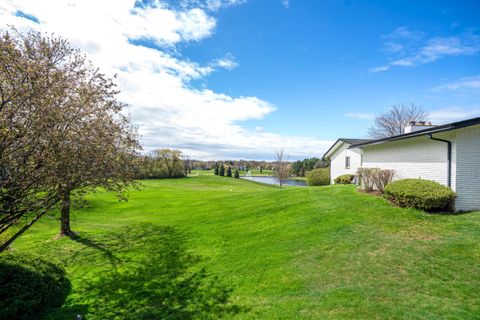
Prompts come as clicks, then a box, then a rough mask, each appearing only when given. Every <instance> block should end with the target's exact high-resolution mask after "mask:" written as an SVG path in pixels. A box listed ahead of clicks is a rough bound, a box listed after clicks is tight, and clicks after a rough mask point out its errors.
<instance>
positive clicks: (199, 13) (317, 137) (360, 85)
mask: <svg viewBox="0 0 480 320" xmlns="http://www.w3.org/2000/svg"><path fill="white" fill-rule="evenodd" d="M478 12H480V3H479V2H478V1H355V0H350V1H306V0H303V1H301V0H290V1H286V0H268V1H267V0H175V1H158V0H152V1H146V2H145V1H144V2H139V1H137V2H135V1H134V0H124V1H114V0H108V1H107V0H106V1H103V2H101V3H98V1H93V0H83V1H80V0H72V1H69V2H68V3H63V2H62V1H60V0H58V1H54V0H52V1H48V2H46V3H42V5H40V4H38V1H37V2H36V1H33V0H30V1H29V0H19V1H11V0H7V2H6V3H5V4H3V5H2V4H0V21H2V22H1V24H0V27H1V26H2V25H3V27H5V26H6V25H7V24H11V25H15V26H16V27H18V28H20V29H22V30H28V29H29V28H33V29H37V30H40V31H45V32H55V33H57V34H60V35H62V36H64V37H66V38H67V39H69V40H70V41H71V43H72V45H74V46H76V47H79V48H80V49H81V50H83V51H84V52H86V53H87V55H88V56H89V58H90V59H92V60H93V62H94V63H96V64H98V65H99V66H100V67H101V68H102V71H103V72H105V73H107V74H117V75H118V82H119V86H120V88H121V90H122V94H121V95H120V98H121V99H122V100H123V101H125V102H126V103H128V104H129V105H130V107H129V108H128V110H127V111H128V112H129V114H130V115H131V117H132V121H133V122H134V123H135V125H137V126H138V128H139V132H140V133H141V134H142V143H143V145H144V148H145V150H146V151H148V150H151V149H154V148H158V147H172V148H179V149H182V150H183V151H184V152H185V153H187V154H189V155H191V156H192V157H196V158H202V159H226V158H247V159H248V158H250V159H269V158H271V157H272V155H273V150H274V149H275V148H279V147H285V148H286V150H287V153H289V154H290V156H291V159H298V158H303V157H311V156H321V155H322V154H323V152H324V151H325V150H326V149H327V148H328V147H329V145H330V144H331V143H332V141H333V140H335V139H337V138H338V137H358V138H360V137H365V136H366V135H367V130H368V127H369V126H370V125H371V123H372V118H373V116H374V115H375V114H376V113H378V112H381V111H383V110H385V109H387V108H388V107H389V106H391V105H392V104H394V103H415V104H419V105H423V106H424V107H425V109H426V110H427V111H428V112H430V119H431V120H432V121H433V122H434V123H438V124H440V123H446V122H450V121H456V120H461V119H466V118H471V117H475V116H480V20H479V19H478ZM86 20H88V21H89V23H88V25H85V23H84V22H85V21H86Z"/></svg>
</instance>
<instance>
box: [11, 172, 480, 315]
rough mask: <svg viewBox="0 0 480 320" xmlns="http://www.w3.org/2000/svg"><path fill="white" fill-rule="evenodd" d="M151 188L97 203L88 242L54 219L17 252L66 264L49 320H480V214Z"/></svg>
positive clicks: (333, 196) (249, 187) (286, 193)
mask: <svg viewBox="0 0 480 320" xmlns="http://www.w3.org/2000/svg"><path fill="white" fill-rule="evenodd" d="M142 184H143V187H142V188H141V190H140V191H132V192H131V193H130V200H129V201H128V202H126V203H125V202H118V201H117V199H116V198H115V197H114V196H113V195H112V194H109V193H105V192H97V193H95V194H92V195H90V196H89V197H88V205H87V207H85V208H83V209H76V210H74V213H73V217H72V224H73V226H72V227H73V229H74V230H75V231H77V232H79V236H78V238H77V239H76V240H70V239H67V238H62V239H57V238H56V235H57V233H58V221H57V219H56V216H55V215H51V216H48V217H45V218H44V219H43V220H42V221H41V222H40V223H38V224H37V225H36V226H35V227H33V228H32V230H31V231H30V232H27V233H26V234H25V236H23V237H21V238H20V239H19V240H18V241H17V242H16V243H15V244H14V246H13V250H16V251H27V252H32V253H37V254H40V255H42V256H44V257H47V258H49V259H53V260H60V261H63V262H64V263H65V266H66V269H67V275H68V278H69V279H70V281H71V283H72V290H71V293H70V294H69V296H68V298H67V301H66V302H65V304H64V306H63V307H62V309H59V310H53V311H52V312H50V314H49V316H48V317H47V318H48V319H74V316H75V315H76V314H82V315H84V319H105V318H108V319H115V318H117V319H128V318H131V319H156V318H171V319H187V318H189V317H192V316H193V315H198V316H199V317H201V318H208V317H211V318H218V317H222V318H235V319H325V318H328V319H345V318H357V319H385V318H390V319H394V318H395V319H425V318H432V319H441V318H449V319H452V318H457V319H478V317H479V315H480V299H479V297H480V213H469V214H464V215H428V214H425V213H422V212H419V211H416V210H405V209H400V208H395V207H393V206H391V205H390V204H388V203H387V202H386V201H384V200H383V199H380V198H376V197H373V196H369V195H365V194H361V193H358V192H356V191H355V189H354V187H353V186H335V187H309V188H286V189H278V188H276V187H271V186H264V185H260V184H256V183H252V182H249V181H243V180H240V179H232V178H223V177H216V176H197V177H190V178H185V179H177V180H151V181H144V182H142ZM159 297H160V299H159ZM226 301H229V302H228V303H226ZM155 310H156V311H155ZM155 312H157V313H155ZM147 315H149V316H150V317H147Z"/></svg>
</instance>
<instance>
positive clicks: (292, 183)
mask: <svg viewBox="0 0 480 320" xmlns="http://www.w3.org/2000/svg"><path fill="white" fill-rule="evenodd" d="M240 178H241V179H245V180H250V181H255V182H260V183H265V184H274V185H278V182H277V180H276V179H275V178H274V177H271V176H253V177H240ZM285 185H287V186H297V187H305V186H306V185H307V182H306V181H304V180H292V179H289V180H288V181H287V182H285Z"/></svg>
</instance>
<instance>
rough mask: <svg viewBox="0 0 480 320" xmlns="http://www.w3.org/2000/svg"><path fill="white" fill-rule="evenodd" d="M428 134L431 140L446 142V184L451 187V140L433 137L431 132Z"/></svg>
mask: <svg viewBox="0 0 480 320" xmlns="http://www.w3.org/2000/svg"><path fill="white" fill-rule="evenodd" d="M428 136H429V137H430V139H431V140H435V141H440V142H445V143H446V144H447V163H448V164H447V165H448V167H447V185H448V186H449V187H452V142H451V141H448V140H444V139H439V138H434V137H433V136H432V134H431V133H430V134H429V135H428Z"/></svg>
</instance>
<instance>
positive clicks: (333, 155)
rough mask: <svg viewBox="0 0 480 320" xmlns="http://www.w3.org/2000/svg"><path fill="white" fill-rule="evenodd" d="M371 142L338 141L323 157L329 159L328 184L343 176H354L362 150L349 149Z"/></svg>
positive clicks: (365, 140) (360, 140) (357, 140)
mask: <svg viewBox="0 0 480 320" xmlns="http://www.w3.org/2000/svg"><path fill="white" fill-rule="evenodd" d="M368 141H371V140H369V139H348V138H340V139H338V140H337V141H336V142H335V143H334V144H333V145H332V146H331V147H330V149H328V151H327V152H326V153H325V155H324V156H323V157H324V158H326V159H330V183H331V184H333V180H334V179H335V178H336V177H338V176H341V175H344V174H355V173H356V172H357V169H358V167H360V165H361V159H362V150H361V149H360V148H349V147H350V146H352V145H353V144H358V143H364V142H368Z"/></svg>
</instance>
